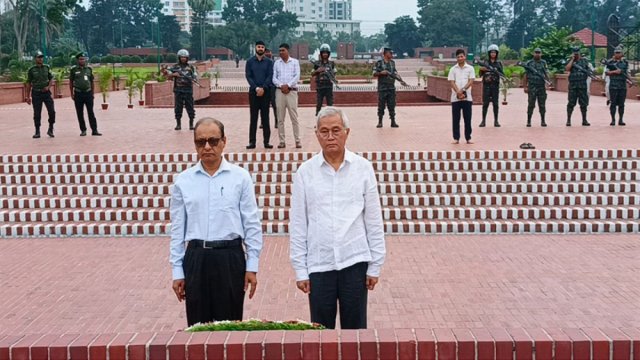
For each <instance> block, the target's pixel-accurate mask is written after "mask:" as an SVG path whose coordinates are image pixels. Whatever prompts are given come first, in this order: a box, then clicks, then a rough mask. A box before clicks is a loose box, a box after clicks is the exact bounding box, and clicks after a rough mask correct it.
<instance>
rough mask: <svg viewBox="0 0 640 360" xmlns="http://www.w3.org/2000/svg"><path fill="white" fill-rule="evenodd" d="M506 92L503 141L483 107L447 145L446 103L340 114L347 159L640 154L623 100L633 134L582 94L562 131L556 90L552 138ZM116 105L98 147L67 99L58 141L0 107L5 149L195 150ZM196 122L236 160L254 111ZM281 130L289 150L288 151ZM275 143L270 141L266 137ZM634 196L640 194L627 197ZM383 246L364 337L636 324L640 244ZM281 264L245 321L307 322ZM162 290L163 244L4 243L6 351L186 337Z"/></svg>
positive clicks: (461, 239) (635, 110) (167, 116)
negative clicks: (217, 128)
mask: <svg viewBox="0 0 640 360" xmlns="http://www.w3.org/2000/svg"><path fill="white" fill-rule="evenodd" d="M511 92H512V94H511V95H510V98H509V105H507V106H501V116H500V119H501V123H502V125H503V126H502V127H501V128H499V129H496V128H493V127H492V126H489V127H487V128H478V127H477V124H478V123H479V121H480V112H481V111H480V110H481V109H480V107H479V106H474V108H473V112H474V121H473V122H474V129H473V131H474V132H473V141H474V142H475V144H473V145H466V144H460V145H452V144H451V130H450V128H451V125H450V116H451V115H450V106H448V105H442V106H440V105H438V106H422V107H400V108H398V116H397V119H398V122H399V124H400V128H399V129H391V128H390V127H389V120H388V119H385V127H384V128H383V129H376V128H375V123H376V115H375V113H376V110H375V109H374V108H348V109H346V110H347V114H348V115H349V116H350V119H351V128H352V131H351V135H350V139H349V142H348V147H349V148H350V149H351V150H355V151H433V150H437V151H457V150H461V151H466V150H517V149H518V146H519V145H520V144H521V143H523V142H529V143H532V144H534V145H535V146H536V147H537V149H538V150H549V149H552V150H564V149H576V150H581V149H638V139H639V138H640V123H639V119H640V118H639V114H640V102H639V101H635V100H628V101H627V110H626V114H627V116H626V117H625V120H626V122H627V126H626V127H624V128H621V127H618V126H616V127H610V126H609V125H608V124H609V115H608V108H607V107H606V106H605V99H604V98H594V97H592V98H591V104H592V105H591V106H590V110H589V121H590V122H591V124H592V126H591V127H589V128H585V127H582V126H579V121H578V118H579V114H574V124H575V125H574V126H573V127H571V128H567V127H565V126H564V122H565V115H564V114H565V104H566V93H557V92H550V95H549V99H548V103H547V108H548V115H547V121H548V123H549V127H547V128H541V127H540V126H539V115H538V114H537V113H536V114H535V115H534V127H532V128H526V127H525V126H524V125H525V120H526V114H525V111H526V109H525V107H526V97H525V94H523V93H522V89H514V90H511ZM96 100H98V97H96ZM110 102H111V106H110V109H109V110H108V111H101V110H96V112H97V117H98V124H99V129H100V131H101V132H102V133H103V134H104V136H102V137H91V136H87V137H79V136H78V135H79V129H78V125H77V122H76V119H75V113H74V110H73V107H72V102H71V100H70V99H60V100H57V101H56V109H57V114H58V115H57V125H56V137H55V138H54V139H50V138H48V137H47V136H46V135H44V136H43V138H41V139H39V140H33V139H31V135H32V134H33V125H32V111H31V108H30V107H28V106H26V104H14V105H5V106H0V118H1V119H2V121H0V149H1V152H2V154H3V155H10V154H81V153H91V154H105V153H117V154H145V153H190V152H193V143H192V133H191V132H189V131H188V130H182V131H174V130H173V126H174V121H173V110H172V109H168V108H166V109H145V108H141V107H138V106H136V108H135V109H133V110H128V109H126V106H125V94H124V92H118V93H112V94H111V97H110ZM196 111H197V116H198V117H202V116H205V115H206V116H214V117H216V118H218V119H220V120H222V121H223V122H224V123H225V125H226V132H227V137H228V145H227V152H228V153H234V152H246V150H245V149H244V146H245V145H246V144H247V140H248V136H247V132H248V118H249V114H248V112H249V111H248V109H229V108H224V109H218V108H197V109H196ZM313 111H314V109H312V108H302V109H300V118H301V123H302V124H303V145H304V146H303V149H302V150H301V151H304V152H310V151H317V150H319V146H318V145H317V143H316V141H315V138H314V134H313V124H314V119H313ZM45 113H46V112H45ZM45 116H46V115H45ZM185 117H186V115H185ZM489 119H492V115H491V112H490V114H489ZM287 122H288V120H287ZM43 124H45V125H44V126H46V118H43ZM287 125H288V126H287V141H288V142H287V149H285V151H295V149H294V146H293V136H292V133H291V126H290V123H288V124H287ZM576 125H578V126H576ZM183 128H184V119H183ZM44 129H46V128H44ZM258 143H259V146H258V149H257V151H259V152H265V150H264V149H260V144H261V143H262V138H261V133H260V131H259V132H258ZM271 143H272V144H277V135H276V132H273V134H272V140H271ZM266 152H284V151H282V150H277V149H273V150H267V151H266ZM634 170H635V172H636V174H635V175H634V177H633V179H635V180H633V181H631V182H632V183H634V184H635V186H637V185H638V181H637V171H638V169H637V168H635V169H634V168H632V169H631V170H630V171H631V172H633V171H634ZM628 195H632V196H637V192H636V193H635V194H628ZM0 197H2V198H7V196H4V195H1V196H0ZM8 198H11V196H8ZM0 210H2V209H0ZM635 220H636V221H637V219H635ZM387 246H388V257H387V259H388V260H387V263H386V264H385V266H384V268H383V272H382V277H381V283H380V285H379V287H378V288H376V290H375V291H374V292H372V293H371V295H370V301H369V304H370V305H369V314H370V315H369V316H370V318H369V327H370V328H377V329H384V328H425V329H431V328H447V329H467V328H474V329H475V328H511V329H514V328H526V329H529V328H531V329H533V328H545V329H565V328H619V329H637V328H640V300H639V299H640V277H639V276H638V274H640V261H639V260H638V259H640V241H639V237H638V234H637V232H636V233H631V234H613V233H611V234H593V235H588V234H585V235H563V234H540V235H517V234H512V235H451V236H449V235H407V236H398V235H389V236H388V237H387ZM288 259H289V257H288V239H287V237H283V236H268V237H266V238H265V247H264V250H263V256H262V258H261V268H260V269H261V270H260V273H259V282H260V283H259V288H258V292H257V295H256V297H255V298H254V299H253V300H247V301H246V302H245V305H246V307H245V308H246V311H245V317H246V318H254V317H255V318H268V319H275V320H287V319H296V318H300V319H305V320H308V305H307V300H306V299H305V298H304V297H303V296H302V293H301V292H299V291H297V289H296V288H295V281H294V276H293V272H292V270H291V268H290V265H289V261H288ZM170 283H171V279H170V269H169V264H168V237H112V238H102V237H73V238H6V239H2V240H1V241H0V288H1V289H2V294H3V296H1V297H0V339H1V338H2V337H3V335H8V334H13V335H22V334H48V333H51V334H64V333H90V334H99V333H136V332H173V331H176V330H179V329H181V328H183V327H184V326H185V325H186V319H185V313H184V308H183V305H182V304H179V303H177V301H176V300H175V296H174V295H173V293H172V291H171V289H170ZM551 331H552V330H551ZM633 331H637V330H633ZM7 339H8V338H7ZM0 355H1V354H0Z"/></svg>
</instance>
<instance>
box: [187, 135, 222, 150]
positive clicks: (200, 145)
mask: <svg viewBox="0 0 640 360" xmlns="http://www.w3.org/2000/svg"><path fill="white" fill-rule="evenodd" d="M220 140H222V138H214V137H211V138H207V139H195V140H194V141H193V142H194V143H195V144H196V147H198V148H203V147H205V146H207V143H209V146H211V147H216V146H218V144H219V143H220Z"/></svg>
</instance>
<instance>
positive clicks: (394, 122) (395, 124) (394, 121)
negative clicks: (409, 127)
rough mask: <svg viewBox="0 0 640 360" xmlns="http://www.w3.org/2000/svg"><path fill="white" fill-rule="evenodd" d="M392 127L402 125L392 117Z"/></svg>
mask: <svg viewBox="0 0 640 360" xmlns="http://www.w3.org/2000/svg"><path fill="white" fill-rule="evenodd" d="M391 127H392V128H397V127H400V126H398V123H397V122H396V119H391Z"/></svg>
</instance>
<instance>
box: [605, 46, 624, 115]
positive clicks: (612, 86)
mask: <svg viewBox="0 0 640 360" xmlns="http://www.w3.org/2000/svg"><path fill="white" fill-rule="evenodd" d="M628 69H629V63H628V62H627V60H625V59H623V58H622V49H621V48H620V47H617V48H616V49H615V51H614V53H613V59H611V60H610V61H609V63H608V64H607V71H606V74H607V76H608V77H609V78H610V83H609V95H610V99H611V104H610V105H609V111H610V112H611V123H610V124H609V125H611V126H615V125H616V108H617V109H618V125H620V126H625V125H626V124H625V122H624V120H623V119H622V118H623V116H624V102H625V100H626V98H627V77H626V76H625V74H626V73H627V71H628Z"/></svg>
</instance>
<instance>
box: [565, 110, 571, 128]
mask: <svg viewBox="0 0 640 360" xmlns="http://www.w3.org/2000/svg"><path fill="white" fill-rule="evenodd" d="M565 125H567V126H571V111H567V123H566V124H565Z"/></svg>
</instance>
